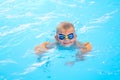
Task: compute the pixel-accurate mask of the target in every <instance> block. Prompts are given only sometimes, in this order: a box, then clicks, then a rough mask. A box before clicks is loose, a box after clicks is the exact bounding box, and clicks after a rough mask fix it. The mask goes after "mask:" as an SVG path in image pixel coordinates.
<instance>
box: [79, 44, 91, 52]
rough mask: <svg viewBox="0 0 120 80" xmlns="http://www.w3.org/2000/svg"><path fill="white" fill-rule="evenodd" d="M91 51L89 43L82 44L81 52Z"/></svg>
mask: <svg viewBox="0 0 120 80" xmlns="http://www.w3.org/2000/svg"><path fill="white" fill-rule="evenodd" d="M91 49H92V46H91V44H90V43H89V42H87V43H85V44H84V48H82V49H81V52H82V53H86V52H89V51H91Z"/></svg>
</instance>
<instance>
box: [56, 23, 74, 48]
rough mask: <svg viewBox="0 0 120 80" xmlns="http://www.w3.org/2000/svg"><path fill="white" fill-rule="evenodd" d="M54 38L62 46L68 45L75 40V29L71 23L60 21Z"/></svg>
mask: <svg viewBox="0 0 120 80" xmlns="http://www.w3.org/2000/svg"><path fill="white" fill-rule="evenodd" d="M55 38H56V40H57V41H58V42H59V43H60V44H61V45H63V46H66V47H67V46H70V45H72V44H74V42H75V41H76V34H75V29H74V26H73V24H72V23H69V22H61V23H60V24H59V25H58V27H57V31H56V36H55Z"/></svg>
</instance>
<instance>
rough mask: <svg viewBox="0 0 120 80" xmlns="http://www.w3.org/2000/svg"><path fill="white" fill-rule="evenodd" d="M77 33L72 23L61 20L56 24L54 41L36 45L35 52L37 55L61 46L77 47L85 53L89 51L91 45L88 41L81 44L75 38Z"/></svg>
mask: <svg viewBox="0 0 120 80" xmlns="http://www.w3.org/2000/svg"><path fill="white" fill-rule="evenodd" d="M76 37H77V35H76V34H75V29H74V26H73V24H71V23H69V22H61V23H60V24H59V25H58V26H57V31H56V35H55V39H56V42H53V43H49V42H44V43H42V44H40V45H38V46H36V47H35V53H36V54H37V55H41V54H43V53H45V52H46V51H47V50H49V49H51V48H54V47H58V46H63V47H65V48H69V47H72V48H78V50H79V52H81V53H86V52H89V51H91V49H92V47H91V44H90V43H89V42H87V43H85V44H82V43H80V42H78V41H77V40H76Z"/></svg>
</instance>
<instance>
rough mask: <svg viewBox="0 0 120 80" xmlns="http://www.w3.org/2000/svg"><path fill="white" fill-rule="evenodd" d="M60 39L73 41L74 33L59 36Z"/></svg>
mask: <svg viewBox="0 0 120 80" xmlns="http://www.w3.org/2000/svg"><path fill="white" fill-rule="evenodd" d="M58 38H59V39H60V40H64V39H73V38H74V33H70V34H68V35H64V34H59V35H58Z"/></svg>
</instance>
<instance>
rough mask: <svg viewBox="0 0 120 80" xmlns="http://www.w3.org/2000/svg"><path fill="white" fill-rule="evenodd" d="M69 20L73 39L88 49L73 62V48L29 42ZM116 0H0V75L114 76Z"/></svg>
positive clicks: (9, 78) (62, 79) (19, 79)
mask: <svg viewBox="0 0 120 80" xmlns="http://www.w3.org/2000/svg"><path fill="white" fill-rule="evenodd" d="M62 21H69V22H71V23H73V24H74V26H75V29H76V34H77V40H79V41H81V42H87V41H89V42H90V43H91V44H92V47H93V49H92V51H91V52H89V53H88V54H87V55H86V56H84V60H83V61H79V62H75V63H74V64H68V65H67V63H71V61H74V60H75V55H76V53H77V50H74V49H70V50H66V49H62V50H59V49H56V48H54V49H51V50H50V51H49V52H48V53H46V54H44V55H43V56H42V57H38V56H37V55H35V54H34V47H35V46H36V45H38V44H40V43H42V42H45V41H49V42H54V41H55V39H54V35H55V31H56V26H57V24H58V23H60V22H62ZM119 35H120V0H100V1H98V0H24V1H22V0H0V80H119V79H120V43H119V41H120V38H119Z"/></svg>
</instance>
